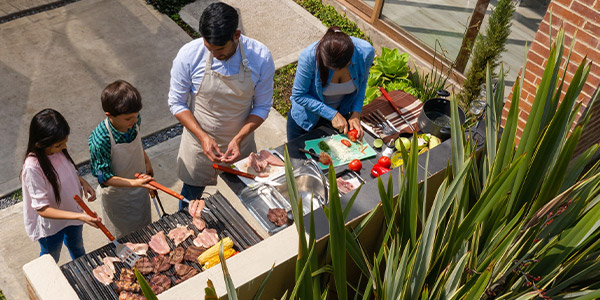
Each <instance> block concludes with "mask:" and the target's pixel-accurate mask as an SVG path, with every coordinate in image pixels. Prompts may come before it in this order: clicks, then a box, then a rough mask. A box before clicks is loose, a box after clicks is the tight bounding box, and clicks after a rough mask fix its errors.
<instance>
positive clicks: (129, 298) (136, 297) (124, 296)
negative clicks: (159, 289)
mask: <svg viewBox="0 0 600 300" xmlns="http://www.w3.org/2000/svg"><path fill="white" fill-rule="evenodd" d="M119 300H146V297H144V296H142V295H140V294H134V293H130V292H126V291H122V292H121V293H120V294H119Z"/></svg>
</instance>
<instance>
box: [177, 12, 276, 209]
mask: <svg viewBox="0 0 600 300" xmlns="http://www.w3.org/2000/svg"><path fill="white" fill-rule="evenodd" d="M238 21H239V17H238V14H237V11H236V10H235V9H234V8H233V7H231V6H229V5H227V4H225V3H221V2H217V3H213V4H211V5H209V6H208V7H207V8H206V9H205V10H204V12H203V13H202V16H201V18H200V33H201V34H202V37H203V38H200V39H196V40H193V41H191V42H189V43H187V44H186V45H184V46H183V47H182V48H181V49H180V50H179V53H178V54H177V57H176V58H175V59H174V60H173V67H172V69H171V87H170V90H169V107H170V109H171V113H173V115H175V117H176V118H177V119H178V120H179V122H181V124H183V126H184V130H183V134H182V137H181V144H180V146H179V153H178V157H177V172H178V175H179V178H180V179H181V180H182V181H183V183H184V184H183V189H182V191H181V194H182V195H183V196H185V197H186V198H187V199H198V198H200V197H201V196H202V192H203V191H204V188H205V187H206V186H207V185H215V184H216V183H217V178H216V173H215V171H214V169H213V168H212V164H213V163H224V164H232V163H234V162H236V161H238V160H240V159H242V158H245V157H247V156H248V155H249V154H250V152H253V151H256V144H255V143H254V134H253V132H254V130H255V129H256V128H258V127H259V126H260V125H261V124H262V122H263V121H264V120H265V119H266V118H267V116H268V113H269V110H270V108H271V106H272V105H273V74H274V73H275V64H274V63H273V58H272V56H271V52H270V51H269V49H267V47H266V46H265V45H263V44H262V43H260V42H258V41H256V40H254V39H251V38H249V37H246V36H243V35H242V34H241V32H240V30H238V29H237V27H238ZM188 95H191V96H192V97H191V98H192V99H191V101H190V102H191V103H190V105H188ZM185 205H186V204H185V203H183V202H181V203H180V209H183V207H185Z"/></svg>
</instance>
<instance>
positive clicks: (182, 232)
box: [168, 224, 194, 246]
mask: <svg viewBox="0 0 600 300" xmlns="http://www.w3.org/2000/svg"><path fill="white" fill-rule="evenodd" d="M192 235H194V231H193V230H191V229H188V227H187V226H183V225H181V224H177V227H176V228H173V229H171V231H169V234H168V236H169V238H170V239H171V240H173V244H175V246H179V244H181V242H183V241H185V239H187V238H188V237H190V236H192Z"/></svg>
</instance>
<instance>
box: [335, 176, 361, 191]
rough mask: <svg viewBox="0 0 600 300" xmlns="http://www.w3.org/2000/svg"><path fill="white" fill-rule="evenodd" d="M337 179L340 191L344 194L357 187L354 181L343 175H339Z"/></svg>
mask: <svg viewBox="0 0 600 300" xmlns="http://www.w3.org/2000/svg"><path fill="white" fill-rule="evenodd" d="M336 181H337V186H338V190H339V191H340V193H342V194H346V193H348V192H351V191H352V190H354V189H355V188H356V187H355V186H354V184H352V182H350V181H348V180H345V179H344V178H342V177H338V178H337V179H336Z"/></svg>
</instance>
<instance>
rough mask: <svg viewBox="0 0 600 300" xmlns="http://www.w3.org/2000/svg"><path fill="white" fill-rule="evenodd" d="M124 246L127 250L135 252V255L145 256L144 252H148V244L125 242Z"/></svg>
mask: <svg viewBox="0 0 600 300" xmlns="http://www.w3.org/2000/svg"><path fill="white" fill-rule="evenodd" d="M124 244H125V246H127V248H129V249H131V250H133V252H135V254H137V255H146V252H148V244H146V243H139V244H134V243H130V242H127V243H124Z"/></svg>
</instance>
